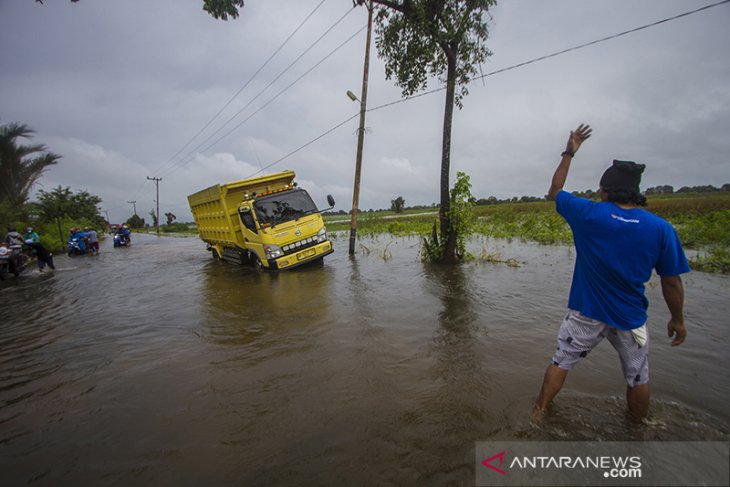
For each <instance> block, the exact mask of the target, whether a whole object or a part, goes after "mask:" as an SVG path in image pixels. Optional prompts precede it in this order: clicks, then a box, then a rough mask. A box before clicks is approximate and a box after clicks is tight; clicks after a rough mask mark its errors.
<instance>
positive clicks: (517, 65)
mask: <svg viewBox="0 0 730 487" xmlns="http://www.w3.org/2000/svg"><path fill="white" fill-rule="evenodd" d="M725 3H730V0H723V1H721V2H717V3H713V4H710V5H706V6H704V7H700V8H697V9H695V10H691V11H689V12H685V13H682V14H678V15H674V16H672V17H667V18H665V19H662V20H658V21H656V22H652V23H650V24H646V25H642V26H640V27H636V28H634V29H630V30H626V31H623V32H619V33H618V34H613V35H610V36H606V37H602V38H600V39H596V40H594V41H590V42H586V43H584V44H579V45H577V46H573V47H570V48H568V49H563V50H562V51H556V52H553V53H551V54H546V55H544V56H540V57H537V58H533V59H531V60H529V61H524V62H521V63H518V64H513V65H511V66H508V67H506V68H502V69H498V70H495V71H492V72H490V73H487V74H483V75H481V76H478V77H476V78H473V79H472V81H475V80H478V79H484V78H487V77H489V76H494V75H496V74H500V73H504V72H507V71H511V70H514V69H517V68H521V67H523V66H527V65H529V64H534V63H537V62H540V61H544V60H546V59H550V58H554V57H557V56H560V55H562V54H566V53H569V52H572V51H577V50H578V49H583V48H585V47H588V46H593V45H595V44H599V43H601V42H606V41H609V40H612V39H616V38H618V37H622V36H625V35H628V34H632V33H634V32H638V31H640V30H644V29H648V28H649V27H655V26H657V25H660V24H663V23H665V22H669V21H672V20H677V19H680V18H682V17H687V16H689V15H692V14H696V13H698V12H701V11H703V10H707V9H710V8H713V7H717V6H718V5H722V4H725ZM445 89H446V87H445V86H442V87H440V88H434V89H432V90H429V91H424V92H423V93H418V94H416V95H412V96H408V97H405V98H401V99H399V100H394V101H392V102H389V103H384V104H382V105H379V106H376V107H373V108H368V109H367V111H368V112H374V111H377V110H382V109H384V108H388V107H391V106H393V105H398V104H400V103H405V102H408V101H411V100H415V99H416V98H421V97H423V96H426V95H432V94H434V93H438V92H439V91H443V90H445ZM358 116H359V113H358V114H355V115H353V116H351V117H350V118H348V119H347V120H345V121H343V122H340V123H338V124H337V125H335V126H334V127H332V128H331V129H329V130H327V131H326V132H324V133H323V134H321V135H319V136H317V137H316V138H314V139H312V140H311V141H309V142H307V143H306V144H304V145H302V146H300V147H299V148H297V149H295V150H293V151H291V152H290V153H288V154H286V155H285V156H283V157H281V158H280V159H278V160H276V161H274V162H272V163H271V164H268V165H267V166H264V168H263V169H261V170H259V171H256V172H254V173H253V174H251V175H250V176H248V177H252V176H254V175H256V174H258V173H260V172H262V171H263V170H264V169H268V168H270V167H272V166H275V165H276V164H278V163H280V162H282V161H284V160H285V159H288V158H289V157H291V156H293V155H294V154H296V153H297V152H299V151H301V150H303V149H305V148H306V147H308V146H310V145H311V144H313V143H314V142H316V141H318V140H320V139H322V138H323V137H325V136H327V135H329V134H330V133H332V132H334V131H335V130H337V129H338V128H340V127H342V126H343V125H345V124H346V123H348V122H349V121H351V120H353V119H355V118H356V117H358Z"/></svg>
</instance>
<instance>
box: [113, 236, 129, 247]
mask: <svg viewBox="0 0 730 487" xmlns="http://www.w3.org/2000/svg"><path fill="white" fill-rule="evenodd" d="M130 245H132V239H131V238H129V235H124V234H123V233H115V234H114V246H115V247H129V246H130Z"/></svg>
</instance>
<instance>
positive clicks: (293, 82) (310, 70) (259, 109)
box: [166, 26, 367, 175]
mask: <svg viewBox="0 0 730 487" xmlns="http://www.w3.org/2000/svg"><path fill="white" fill-rule="evenodd" d="M366 28H367V26H364V27H362V28H361V29H360V30H358V31H356V32H355V33H353V34H352V35H351V36H350V37H348V38H347V39H345V40H344V41H343V42H342V43H341V44H340V45H338V46H337V47H335V48H334V49H333V50H332V51H330V52H329V53H328V54H327V55H326V56H325V57H323V58H322V59H321V60H319V61H318V62H317V63H316V64H315V65H314V66H312V67H311V68H309V69H308V70H307V71H305V72H304V73H302V74H301V75H300V76H299V77H298V78H297V79H295V80H294V81H292V82H291V83H290V84H289V85H287V86H286V87H284V88H283V89H282V90H281V91H279V92H278V93H277V94H276V95H274V96H273V97H272V98H270V99H269V100H268V101H267V102H266V103H264V104H263V105H261V106H260V107H259V108H258V109H257V110H256V111H255V112H253V113H252V114H250V115H249V116H248V117H246V118H245V119H243V120H242V121H241V122H240V123H238V124H237V125H235V126H234V127H233V128H231V129H230V130H229V131H228V132H226V133H224V134H223V135H222V136H220V137H219V138H218V139H216V140H215V141H214V142H212V143H211V144H210V145H208V146H207V147H206V148H205V149H203V150H202V152H206V151H208V150H210V149H211V148H212V147H213V146H215V145H216V144H218V142H220V141H221V140H223V139H225V138H226V137H228V136H229V135H230V134H231V133H233V132H234V131H235V130H237V129H238V128H239V127H240V126H241V125H243V124H244V123H246V122H248V121H249V120H250V119H251V118H253V117H254V116H255V115H256V114H258V113H259V112H261V111H262V110H263V109H264V108H266V107H268V106H269V105H270V104H271V103H273V102H274V101H275V100H276V99H277V98H279V97H280V96H281V95H282V94H284V93H285V92H286V91H288V90H289V89H291V87H292V86H294V85H295V84H297V83H298V82H299V81H301V80H302V79H303V78H304V77H305V76H307V75H308V74H310V73H311V72H312V71H314V70H315V69H316V68H317V67H319V65H321V64H322V63H323V62H324V61H326V60H327V59H328V58H330V57H331V56H332V55H334V54H335V53H336V52H337V51H339V50H340V49H341V48H342V47H344V46H345V45H346V44H347V43H349V42H350V41H351V40H353V39H354V38H355V37H357V35H358V34H360V32H362V31H363V30H365V29H366ZM319 138H321V136H320V137H318V139H319ZM192 156H193V154H192V153H191V154H189V156H188V157H190V158H189V159H187V160H183V161H181V162H180V163H178V164H177V166H176V167H173V168H171V169H170V170H168V172H167V173H166V175H170V174H171V173H172V172H174V171H175V170H176V169H177V168H180V167H183V166H184V165H186V164H188V163H189V162H191V161H192V160H193V159H194V158H193V157H192Z"/></svg>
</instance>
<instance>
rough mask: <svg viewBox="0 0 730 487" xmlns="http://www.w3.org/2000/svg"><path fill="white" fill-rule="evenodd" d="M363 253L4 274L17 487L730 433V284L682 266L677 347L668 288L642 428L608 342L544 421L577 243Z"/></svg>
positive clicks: (334, 466)
mask: <svg viewBox="0 0 730 487" xmlns="http://www.w3.org/2000/svg"><path fill="white" fill-rule="evenodd" d="M360 243H361V245H360V246H359V248H358V254H357V256H356V258H354V259H350V258H349V256H348V255H347V238H346V237H340V238H339V239H337V240H335V249H336V252H335V254H333V255H332V256H330V257H328V258H326V261H325V263H324V265H323V266H321V267H312V268H303V269H299V270H295V271H290V272H288V273H282V274H266V273H265V274H256V273H255V272H254V271H253V270H252V269H250V268H247V267H241V266H234V265H231V264H228V263H224V262H217V261H213V260H212V258H211V257H210V254H209V253H207V252H206V251H205V250H204V244H203V243H202V242H201V241H200V240H199V239H197V238H174V237H161V238H158V237H156V236H150V235H135V236H134V245H133V246H132V247H131V248H119V249H114V248H113V247H112V245H111V242H110V241H109V240H107V241H105V242H103V243H102V248H101V254H100V255H99V256H98V257H75V258H68V257H66V256H57V257H56V265H57V268H58V270H57V271H56V272H55V273H50V272H45V273H43V274H40V273H39V272H38V270H37V269H32V270H31V272H27V273H25V274H23V275H22V276H21V277H20V278H17V279H10V280H8V281H5V282H2V283H0V303H1V305H2V325H1V326H0V472H1V475H2V481H1V482H2V485H4V486H7V485H26V484H30V485H267V486H269V485H445V484H446V485H473V483H474V475H475V465H474V463H475V462H474V448H475V442H477V441H498V440H576V441H577V440H613V441H621V440H727V439H728V438H729V437H730V435H729V434H728V432H729V431H730V408H728V407H727V404H728V403H729V402H730V377H729V376H728V371H727V364H728V360H727V359H728V355H729V354H730V347H729V345H730V327H728V314H729V312H730V299H728V297H730V292H729V291H730V279H729V278H728V276H717V275H709V274H703V273H699V272H695V273H691V274H689V275H687V276H686V277H685V288H686V309H685V310H686V316H687V326H688V331H689V336H688V339H687V342H686V343H685V344H684V345H682V346H680V347H678V348H672V347H670V346H669V340H668V339H667V337H666V331H665V323H666V321H667V319H668V312H667V310H666V306H665V305H664V303H663V300H662V298H661V290H660V287H659V286H658V284H657V282H656V281H654V282H652V283H651V284H650V285H649V287H648V294H649V298H650V300H651V302H652V305H651V307H650V322H649V323H650V325H649V326H650V330H651V337H652V351H651V374H652V382H651V383H652V407H651V415H650V418H649V420H648V421H647V422H646V423H645V424H642V425H635V424H633V423H631V422H629V421H628V420H627V419H626V418H625V416H624V399H623V397H624V392H625V384H624V382H623V379H622V377H621V373H620V366H619V362H618V359H617V357H616V356H615V353H614V351H613V349H612V348H611V347H610V345H609V344H608V343H604V344H602V345H601V346H600V347H599V348H598V349H597V350H596V351H594V352H593V353H592V354H591V355H590V357H589V358H588V359H587V360H586V361H585V362H584V363H582V364H581V365H579V367H578V368H577V369H576V370H574V371H573V372H571V374H570V376H569V377H568V381H567V383H566V386H565V388H564V389H563V391H562V392H561V394H560V395H559V396H558V398H557V399H556V403H555V407H554V409H553V410H552V412H551V413H550V414H549V416H548V417H547V419H546V420H545V422H544V423H543V424H541V425H540V426H536V425H533V424H531V423H530V421H529V419H528V415H529V412H530V408H531V405H532V401H533V400H534V397H535V395H536V394H537V392H538V389H539V387H540V384H541V380H542V374H543V372H544V369H545V367H546V365H547V363H548V362H549V359H550V357H551V355H552V353H553V351H554V349H555V337H556V334H557V329H558V326H559V323H560V321H561V319H562V317H563V314H564V312H565V305H566V301H567V292H568V288H569V285H570V275H571V272H572V263H573V258H574V255H573V250H572V249H571V248H570V247H566V246H563V247H560V246H540V245H532V244H524V243H517V242H514V243H510V242H507V241H492V240H477V241H474V242H472V247H473V248H472V250H473V251H474V253H476V254H479V253H480V252H481V251H482V250H484V249H487V250H489V251H490V252H493V253H495V252H496V253H499V254H500V255H501V257H502V258H503V260H506V259H515V260H516V261H517V262H519V266H513V265H508V264H506V263H488V262H485V261H479V260H477V261H474V262H470V263H467V264H465V265H461V266H457V267H442V266H426V265H424V264H422V263H421V262H420V261H419V259H418V250H419V240H418V239H416V238H399V239H393V238H391V237H382V238H380V239H367V240H362V241H361V242H360Z"/></svg>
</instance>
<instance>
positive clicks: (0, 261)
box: [0, 242, 25, 280]
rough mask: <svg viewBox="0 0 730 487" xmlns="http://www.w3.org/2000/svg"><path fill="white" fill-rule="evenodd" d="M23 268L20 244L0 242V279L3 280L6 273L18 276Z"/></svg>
mask: <svg viewBox="0 0 730 487" xmlns="http://www.w3.org/2000/svg"><path fill="white" fill-rule="evenodd" d="M23 269H25V262H24V259H23V248H22V245H8V244H7V243H4V242H3V243H0V280H5V276H6V275H7V274H13V275H14V276H15V277H18V276H19V275H20V273H21V272H23Z"/></svg>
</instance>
